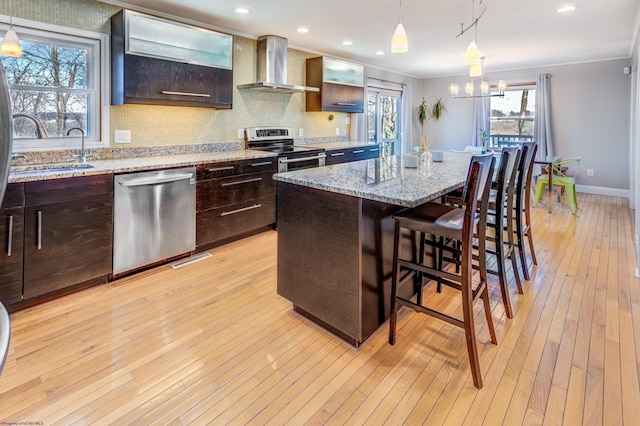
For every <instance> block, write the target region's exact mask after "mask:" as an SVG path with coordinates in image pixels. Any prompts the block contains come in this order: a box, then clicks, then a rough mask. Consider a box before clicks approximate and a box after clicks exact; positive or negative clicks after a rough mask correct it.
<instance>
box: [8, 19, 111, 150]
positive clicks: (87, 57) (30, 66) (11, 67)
mask: <svg viewBox="0 0 640 426" xmlns="http://www.w3.org/2000/svg"><path fill="white" fill-rule="evenodd" d="M23 22H26V21H23ZM27 25H28V26H30V28H22V27H17V28H16V32H17V33H18V36H19V37H20V40H21V44H22V51H23V53H22V57H21V58H10V57H2V64H3V66H4V68H5V71H6V74H7V81H8V83H9V95H10V98H11V107H12V111H13V114H14V117H15V118H14V130H13V134H14V150H17V151H20V150H47V149H61V148H70V147H76V146H78V145H79V141H80V132H72V133H71V135H69V136H68V135H67V132H68V131H69V129H72V128H74V127H79V128H81V129H82V130H83V131H84V133H85V138H86V142H87V146H94V147H99V146H108V143H107V141H108V137H107V136H108V134H107V130H106V129H107V126H105V123H107V119H108V114H107V111H108V106H105V105H103V98H104V97H106V95H105V93H106V91H105V90H106V89H105V88H106V85H105V83H104V82H103V81H101V79H100V75H108V74H107V73H106V72H104V68H103V67H105V66H106V60H105V57H104V51H105V50H106V46H105V43H106V40H107V36H106V35H103V34H95V33H88V32H86V31H79V30H73V29H70V28H62V27H55V26H51V25H47V28H52V29H53V30H52V31H44V30H43V29H40V28H37V27H42V26H43V24H41V23H37V22H28V23H27ZM32 25H33V27H31V26H32ZM56 30H57V31H56ZM69 33H71V35H68V34H69ZM103 135H104V136H105V137H103ZM103 141H104V142H103Z"/></svg>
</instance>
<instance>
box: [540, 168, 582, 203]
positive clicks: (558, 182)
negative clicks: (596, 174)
mask: <svg viewBox="0 0 640 426" xmlns="http://www.w3.org/2000/svg"><path fill="white" fill-rule="evenodd" d="M581 160H582V157H571V158H567V159H564V160H560V161H558V162H556V163H554V164H553V179H552V182H553V186H557V187H559V188H563V189H564V192H565V193H566V194H567V202H568V203H569V208H570V209H571V213H573V214H576V208H577V207H578V196H577V194H576V178H575V176H576V175H577V174H578V167H579V166H580V161H581ZM573 162H575V163H577V164H578V166H577V167H576V168H575V170H574V171H573V173H572V174H573V176H567V175H566V174H565V173H563V172H562V169H563V165H564V164H568V163H573ZM547 186H549V175H542V176H538V180H537V182H536V195H535V201H534V204H533V206H534V207H535V206H536V204H538V203H539V202H540V200H542V196H543V195H544V190H545V189H546V188H547Z"/></svg>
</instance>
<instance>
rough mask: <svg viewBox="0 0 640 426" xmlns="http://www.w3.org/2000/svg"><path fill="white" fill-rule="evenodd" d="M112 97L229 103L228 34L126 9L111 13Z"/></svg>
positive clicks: (230, 60)
mask: <svg viewBox="0 0 640 426" xmlns="http://www.w3.org/2000/svg"><path fill="white" fill-rule="evenodd" d="M111 80H112V84H111V92H112V93H111V103H112V105H122V104H125V103H139V104H153V105H181V106H199V107H208V108H220V109H230V108H231V106H232V97H233V37H232V36H230V35H226V34H221V33H218V32H215V31H211V30H207V29H204V28H198V27H195V26H192V25H186V24H182V23H179V22H174V21H169V20H166V19H162V18H157V17H155V16H150V15H145V14H143V13H139V12H134V11H130V10H122V11H120V12H118V13H117V14H115V15H114V16H113V17H112V18H111Z"/></svg>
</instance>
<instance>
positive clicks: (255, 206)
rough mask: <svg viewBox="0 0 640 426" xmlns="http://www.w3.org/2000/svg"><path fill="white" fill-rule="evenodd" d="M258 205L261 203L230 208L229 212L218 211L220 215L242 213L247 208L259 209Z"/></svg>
mask: <svg viewBox="0 0 640 426" xmlns="http://www.w3.org/2000/svg"><path fill="white" fill-rule="evenodd" d="M260 207H262V204H254V205H253V206H249V207H243V208H241V209H237V210H231V211H229V212H222V213H220V216H229V215H230V214H236V213H242V212H246V211H247V210H253V209H259V208H260Z"/></svg>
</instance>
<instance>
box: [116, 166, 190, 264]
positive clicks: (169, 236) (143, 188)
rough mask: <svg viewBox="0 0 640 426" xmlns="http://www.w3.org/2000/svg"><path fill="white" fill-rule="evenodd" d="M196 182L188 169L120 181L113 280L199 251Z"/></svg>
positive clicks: (122, 177)
mask: <svg viewBox="0 0 640 426" xmlns="http://www.w3.org/2000/svg"><path fill="white" fill-rule="evenodd" d="M195 176H196V169H195V167H185V168H179V169H169V170H160V171H153V172H140V173H130V174H125V175H118V176H116V177H115V179H114V218H113V220H114V223H113V225H114V232H113V273H114V275H117V274H121V273H123V272H126V271H130V270H132V269H136V268H139V267H141V266H145V265H148V264H151V263H154V262H157V261H160V260H164V259H168V258H170V257H174V256H178V255H180V254H183V253H187V252H190V251H193V250H195V247H196V177H195Z"/></svg>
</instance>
